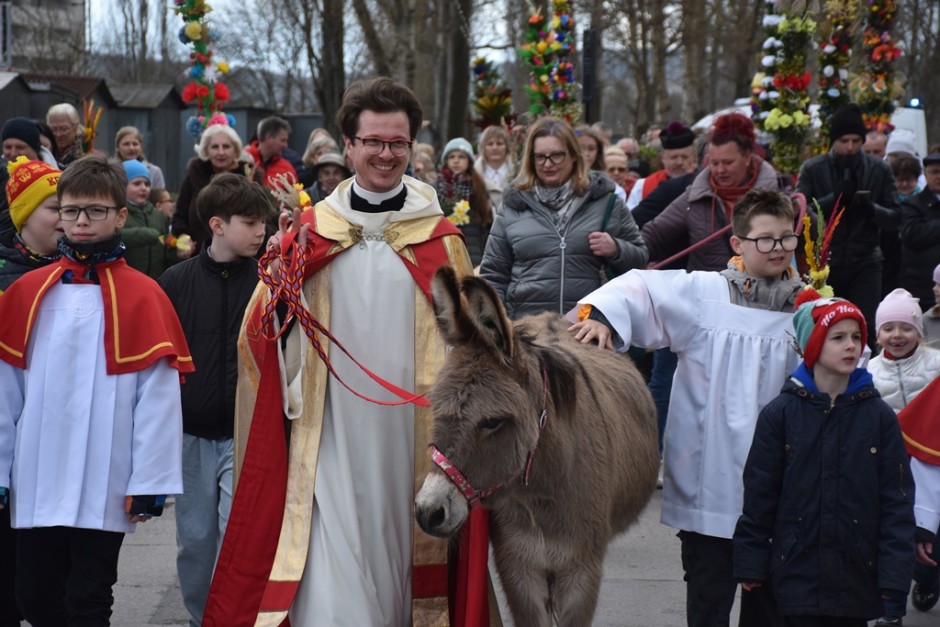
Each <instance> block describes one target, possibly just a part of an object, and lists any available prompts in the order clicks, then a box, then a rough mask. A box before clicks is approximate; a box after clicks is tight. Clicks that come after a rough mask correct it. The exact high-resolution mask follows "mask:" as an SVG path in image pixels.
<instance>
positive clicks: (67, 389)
mask: <svg viewBox="0 0 940 627" xmlns="http://www.w3.org/2000/svg"><path fill="white" fill-rule="evenodd" d="M126 186H127V179H126V177H125V176H124V171H123V169H122V168H121V167H120V166H118V165H113V164H110V163H108V161H107V160H105V159H104V158H102V157H96V156H92V157H86V158H83V159H80V160H78V161H76V162H75V163H73V164H72V166H71V167H70V168H69V170H68V171H67V172H66V173H64V174H63V175H62V176H61V178H59V182H58V190H57V191H58V197H59V203H60V206H59V218H60V221H61V224H62V228H63V230H64V233H65V236H64V237H63V238H62V239H61V240H60V243H59V250H60V252H61V253H62V256H61V257H60V258H59V259H58V260H57V261H56V262H55V263H52V264H50V265H47V266H45V267H43V268H40V269H38V270H34V271H32V272H30V273H27V274H26V275H24V276H23V277H21V278H20V279H18V280H17V281H16V282H15V283H14V284H13V285H12V286H10V289H8V290H7V291H6V292H4V294H3V296H2V297H0V506H2V507H7V506H9V507H11V515H12V524H13V527H14V528H15V529H17V542H18V554H17V579H16V597H17V600H18V602H19V605H20V609H21V610H22V612H23V615H24V617H25V619H26V620H27V621H28V622H29V623H30V624H32V625H37V626H42V625H65V624H82V625H89V626H91V625H102V626H103V625H108V624H109V619H110V616H111V605H112V603H113V601H114V599H113V596H112V586H113V585H114V583H115V581H116V580H117V564H118V553H119V552H120V548H121V543H122V542H123V540H124V534H125V533H129V532H133V530H134V527H135V525H136V523H138V522H143V521H145V520H148V519H149V518H150V517H151V516H156V515H159V514H160V513H161V512H162V505H163V500H164V498H165V495H167V494H177V493H179V492H181V491H182V487H183V486H182V477H181V462H180V455H181V453H180V449H181V441H182V416H181V410H180V386H179V377H180V375H182V374H184V373H188V372H192V371H193V364H192V359H191V357H190V356H189V350H188V348H187V345H186V340H185V338H184V336H183V332H182V329H181V328H180V324H179V320H178V319H177V317H176V313H175V312H174V310H173V308H172V306H171V305H170V303H169V301H168V300H167V298H166V296H165V295H164V293H163V291H162V290H161V289H160V288H159V286H158V285H157V284H156V283H155V282H154V281H153V280H151V279H149V278H148V277H146V276H145V275H143V274H141V273H140V272H138V271H136V270H133V269H131V268H130V267H128V266H127V264H126V262H125V261H124V259H123V254H124V245H123V244H122V243H121V233H120V229H121V227H122V226H124V223H125V221H126V219H127V209H126V208H125V206H124V205H125V188H126ZM7 498H8V500H7Z"/></svg>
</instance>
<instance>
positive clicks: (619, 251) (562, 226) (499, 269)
mask: <svg viewBox="0 0 940 627" xmlns="http://www.w3.org/2000/svg"><path fill="white" fill-rule="evenodd" d="M520 166H521V169H520V172H519V176H518V177H517V178H516V181H515V184H514V185H513V186H512V187H508V188H506V190H505V191H504V192H503V205H502V209H501V210H500V212H499V213H498V214H497V215H496V220H495V221H494V223H493V228H492V230H491V231H490V236H489V239H488V241H487V244H486V250H485V251H484V253H483V262H482V264H481V266H480V275H481V276H483V277H484V278H486V279H487V280H488V281H489V282H490V284H491V285H492V286H493V287H494V288H495V289H496V291H497V293H499V295H500V297H501V298H502V300H503V303H504V304H505V305H506V310H507V312H508V313H509V315H510V316H511V317H513V318H518V317H520V316H524V315H527V314H534V313H539V312H543V311H554V312H557V313H561V314H564V313H566V312H567V311H568V310H570V309H571V308H573V307H574V306H575V304H576V303H577V302H578V300H579V299H580V298H582V297H583V296H585V295H586V294H589V293H590V292H592V291H594V290H595V289H597V288H598V287H599V286H600V284H601V273H602V272H605V273H606V274H607V275H608V276H609V275H611V274H622V273H624V272H626V271H627V270H630V269H631V268H639V267H643V266H644V265H645V264H646V261H647V258H648V255H647V252H646V246H645V244H644V243H643V238H642V237H640V231H639V229H637V226H636V223H635V222H634V221H633V216H632V215H630V212H629V211H627V208H626V206H625V205H624V204H623V201H622V200H621V199H620V198H619V197H618V196H617V194H616V192H615V189H614V188H615V186H614V182H613V181H611V180H610V178H608V177H607V175H606V174H604V173H602V172H591V171H589V170H588V169H587V167H586V166H585V163H584V157H583V156H582V154H581V147H580V146H579V144H578V140H577V138H575V135H574V132H573V131H572V130H571V127H570V126H568V124H566V123H565V122H564V121H562V120H558V119H555V118H548V117H546V118H541V119H540V120H538V121H537V122H535V123H534V124H532V125H531V126H530V127H529V132H528V135H527V136H526V140H525V149H524V152H523V157H522V163H521V164H520Z"/></svg>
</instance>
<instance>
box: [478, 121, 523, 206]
mask: <svg viewBox="0 0 940 627" xmlns="http://www.w3.org/2000/svg"><path fill="white" fill-rule="evenodd" d="M479 148H480V149H479V153H480V157H479V158H478V159H477V160H476V163H475V164H474V169H476V171H477V172H478V173H479V175H480V176H481V177H483V182H484V183H485V184H486V191H487V193H488V194H489V195H490V204H492V206H493V210H494V211H499V206H500V205H501V204H502V202H503V190H504V189H506V188H507V187H509V185H510V184H511V183H512V177H513V176H515V174H516V172H515V165H514V164H513V160H512V139H511V138H510V136H509V131H508V130H506V128H505V127H504V126H498V125H495V126H487V127H486V128H485V129H483V132H482V133H481V134H480V143H479Z"/></svg>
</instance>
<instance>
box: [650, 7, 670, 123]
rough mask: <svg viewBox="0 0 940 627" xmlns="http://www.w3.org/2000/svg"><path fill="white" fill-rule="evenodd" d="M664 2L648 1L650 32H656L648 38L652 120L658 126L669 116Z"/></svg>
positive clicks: (667, 52) (667, 41)
mask: <svg viewBox="0 0 940 627" xmlns="http://www.w3.org/2000/svg"><path fill="white" fill-rule="evenodd" d="M664 5H665V0H651V1H650V12H649V16H650V20H649V22H650V26H651V28H650V31H651V32H655V31H658V34H657V35H656V36H651V37H650V44H651V45H652V48H653V85H654V86H655V88H656V89H655V96H656V108H655V114H654V116H653V120H655V121H657V122H659V123H660V124H665V123H666V122H668V120H667V119H666V118H667V117H668V116H669V115H670V114H671V111H670V109H671V107H670V105H669V80H668V79H667V78H666V57H667V55H668V54H669V49H668V44H669V40H668V38H667V36H666V32H665V30H666V29H665V28H664V25H665V23H666V11H665V6H664Z"/></svg>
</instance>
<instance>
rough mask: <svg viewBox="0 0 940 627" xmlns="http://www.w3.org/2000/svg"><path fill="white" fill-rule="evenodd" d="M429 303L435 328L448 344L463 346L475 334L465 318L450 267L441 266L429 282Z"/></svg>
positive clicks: (464, 310)
mask: <svg viewBox="0 0 940 627" xmlns="http://www.w3.org/2000/svg"><path fill="white" fill-rule="evenodd" d="M431 302H432V303H433V305H434V316H435V317H436V318H437V328H438V330H439V331H440V332H441V336H442V337H443V338H444V341H445V342H447V343H448V344H451V345H454V346H457V345H458V344H463V343H465V342H467V341H469V339H470V338H471V337H473V334H474V332H475V329H474V327H473V324H471V322H470V319H469V318H467V312H466V306H465V303H464V300H463V296H462V295H461V293H460V285H459V283H458V279H457V273H455V272H454V269H453V268H451V267H450V266H441V267H440V269H439V270H438V271H437V273H436V274H435V275H434V279H433V280H432V281H431Z"/></svg>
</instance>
